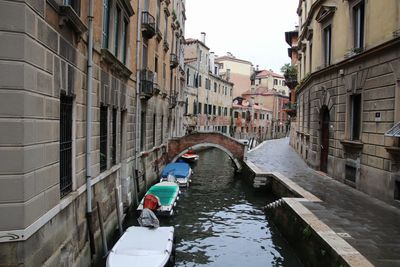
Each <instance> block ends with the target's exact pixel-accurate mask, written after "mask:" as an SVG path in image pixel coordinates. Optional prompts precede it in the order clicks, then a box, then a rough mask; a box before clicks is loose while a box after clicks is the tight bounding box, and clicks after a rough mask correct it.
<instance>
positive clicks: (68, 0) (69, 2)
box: [64, 0, 81, 15]
mask: <svg viewBox="0 0 400 267" xmlns="http://www.w3.org/2000/svg"><path fill="white" fill-rule="evenodd" d="M64 5H66V6H71V7H72V9H73V10H74V11H75V13H76V14H78V15H80V13H81V1H80V0H64Z"/></svg>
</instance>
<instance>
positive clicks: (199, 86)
mask: <svg viewBox="0 0 400 267" xmlns="http://www.w3.org/2000/svg"><path fill="white" fill-rule="evenodd" d="M199 87H201V75H199Z"/></svg>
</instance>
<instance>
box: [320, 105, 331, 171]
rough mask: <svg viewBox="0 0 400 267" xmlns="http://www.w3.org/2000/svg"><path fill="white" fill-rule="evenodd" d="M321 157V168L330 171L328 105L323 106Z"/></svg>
mask: <svg viewBox="0 0 400 267" xmlns="http://www.w3.org/2000/svg"><path fill="white" fill-rule="evenodd" d="M320 114H321V157H320V165H319V166H320V170H321V171H322V172H325V173H327V172H328V154H329V122H330V118H329V109H328V107H327V106H323V107H322V108H321V112H320Z"/></svg>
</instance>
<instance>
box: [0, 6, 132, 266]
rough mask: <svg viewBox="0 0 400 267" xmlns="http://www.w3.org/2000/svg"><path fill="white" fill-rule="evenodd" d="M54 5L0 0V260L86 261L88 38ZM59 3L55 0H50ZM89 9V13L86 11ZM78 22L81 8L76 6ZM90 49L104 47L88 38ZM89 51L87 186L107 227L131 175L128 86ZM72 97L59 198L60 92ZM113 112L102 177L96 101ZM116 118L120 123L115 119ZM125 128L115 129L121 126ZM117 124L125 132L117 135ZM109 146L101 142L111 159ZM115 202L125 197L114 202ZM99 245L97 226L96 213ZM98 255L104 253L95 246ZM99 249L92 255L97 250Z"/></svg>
mask: <svg viewBox="0 0 400 267" xmlns="http://www.w3.org/2000/svg"><path fill="white" fill-rule="evenodd" d="M50 2H52V3H53V4H54V3H56V2H55V1H46V0H35V1H33V0H21V1H8V0H0V17H1V19H0V120H1V123H0V132H1V136H0V137H1V138H0V158H1V159H2V160H1V161H0V213H1V214H7V216H1V217H0V242H1V243H0V251H1V252H0V253H1V254H2V255H1V256H0V265H7V266H42V265H45V266H72V264H76V265H78V266H79V265H80V266H87V265H88V262H90V252H89V249H88V238H87V236H88V234H87V222H86V217H85V213H86V186H85V183H86V169H85V166H86V163H85V157H86V147H85V142H86V94H87V93H86V88H87V84H86V68H87V61H86V54H87V52H86V39H85V38H86V35H85V34H82V35H81V34H79V33H77V32H76V31H75V30H74V29H73V28H72V27H70V24H64V25H61V23H60V21H61V20H60V18H61V17H59V14H58V10H57V9H56V8H54V6H53V5H50V4H49V3H50ZM54 5H55V6H57V4H54ZM85 11H86V9H85ZM82 14H83V15H82V17H81V20H82V21H85V22H86V20H85V19H84V18H85V17H86V13H84V12H82ZM95 47H101V46H100V44H98V43H95ZM113 66H114V65H113V64H109V63H107V62H105V61H104V57H103V55H102V54H101V53H100V50H98V49H95V53H94V67H93V107H92V112H93V136H92V158H91V160H92V166H91V168H92V177H93V180H92V183H93V184H95V185H94V186H93V190H94V193H93V195H94V197H93V207H95V205H96V202H97V201H98V202H100V204H101V206H102V212H103V217H104V221H105V225H106V228H107V229H108V231H109V232H111V231H114V227H115V225H116V216H115V212H116V208H115V206H116V205H115V198H114V189H115V188H117V189H118V190H120V189H121V180H122V179H125V178H127V177H129V176H131V177H132V170H133V169H132V158H133V157H132V156H133V146H134V134H133V130H134V127H133V125H134V117H135V116H134V111H135V109H134V107H133V106H132V105H133V104H134V103H135V98H134V89H133V88H134V86H135V83H134V82H133V81H132V80H130V79H129V78H127V77H126V75H121V72H119V71H117V70H116V69H115V68H113ZM62 94H65V95H68V96H71V97H72V98H73V123H72V125H73V126H72V139H73V145H72V151H73V152H72V163H71V168H72V172H73V174H72V192H70V193H68V194H67V195H66V196H65V197H64V198H62V199H61V195H60V163H59V162H60V96H61V95H62ZM101 104H103V105H106V106H108V108H109V116H108V117H109V118H110V117H111V115H110V114H111V111H112V109H113V108H114V109H116V110H117V113H118V115H117V127H116V129H117V132H116V133H113V132H112V123H111V119H109V121H108V122H109V123H108V129H109V131H108V139H107V141H108V147H110V146H109V144H110V143H111V142H112V139H111V136H112V135H113V134H116V136H117V137H116V143H117V144H116V151H117V152H116V157H117V159H116V163H115V164H114V163H113V162H112V161H111V159H110V156H109V157H108V162H107V170H106V171H104V172H102V173H100V164H99V162H100V105H101ZM122 114H125V115H124V121H122V120H121V116H122ZM121 124H122V125H121ZM121 129H123V133H122V131H121ZM110 154H111V149H110V148H108V155H110ZM118 202H119V204H120V206H121V205H122V203H120V201H119V200H118ZM94 217H95V222H94V230H95V231H96V240H97V245H98V246H99V247H100V245H99V244H100V243H99V240H98V237H99V234H98V230H99V227H98V222H97V219H96V218H97V217H96V213H95V214H94ZM98 252H100V254H101V250H98ZM100 254H98V255H100Z"/></svg>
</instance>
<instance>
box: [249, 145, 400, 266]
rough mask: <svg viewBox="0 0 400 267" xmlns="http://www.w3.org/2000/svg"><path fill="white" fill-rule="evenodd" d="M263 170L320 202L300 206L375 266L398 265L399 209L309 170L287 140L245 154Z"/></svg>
mask: <svg viewBox="0 0 400 267" xmlns="http://www.w3.org/2000/svg"><path fill="white" fill-rule="evenodd" d="M248 159H249V160H250V161H252V162H253V163H254V164H255V165H256V166H257V167H259V168H260V169H261V170H263V171H268V172H280V173H281V174H283V175H285V176H286V177H288V178H290V179H292V180H293V181H294V182H296V183H297V184H299V185H300V186H302V187H303V188H304V189H306V190H308V191H309V192H311V193H312V194H314V195H315V196H317V197H319V198H320V199H321V200H322V201H323V202H320V203H312V202H308V203H304V205H305V206H306V207H307V208H308V209H310V210H311V211H312V212H313V213H314V214H315V215H316V216H317V217H318V218H319V219H320V220H322V221H323V222H324V223H325V224H327V225H328V226H329V227H330V228H332V230H334V231H335V232H336V233H338V234H339V235H340V236H342V238H344V239H345V240H346V241H347V242H348V243H349V244H351V245H352V246H353V247H354V248H355V249H357V250H358V251H359V252H360V253H362V254H363V255H364V256H365V257H366V258H367V259H368V260H369V261H370V262H371V263H373V264H374V265H375V266H384V267H386V266H400V210H399V209H397V208H395V207H393V206H391V205H388V204H386V203H384V202H382V201H379V200H377V199H375V198H372V197H370V196H368V195H366V194H364V193H362V192H360V191H358V190H355V189H354V188H351V187H349V186H347V185H345V184H343V183H340V182H338V181H336V180H334V179H332V178H330V177H328V176H324V175H321V174H319V173H317V172H316V171H314V170H313V169H311V168H309V167H308V166H307V164H305V163H304V161H303V160H302V159H301V158H300V156H299V155H298V154H297V153H296V151H295V150H294V149H293V148H291V147H290V146H289V139H288V138H285V139H278V140H271V141H267V142H265V143H264V144H262V146H259V147H257V148H256V149H255V150H253V151H251V152H249V153H248Z"/></svg>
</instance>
